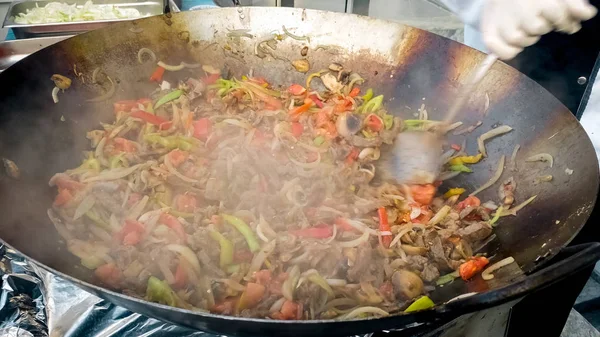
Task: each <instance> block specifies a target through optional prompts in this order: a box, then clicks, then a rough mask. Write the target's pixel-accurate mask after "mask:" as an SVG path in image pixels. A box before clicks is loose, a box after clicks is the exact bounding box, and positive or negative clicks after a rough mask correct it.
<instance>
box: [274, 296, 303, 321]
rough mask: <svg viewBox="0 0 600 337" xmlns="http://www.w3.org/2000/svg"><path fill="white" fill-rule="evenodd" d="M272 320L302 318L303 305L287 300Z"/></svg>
mask: <svg viewBox="0 0 600 337" xmlns="http://www.w3.org/2000/svg"><path fill="white" fill-rule="evenodd" d="M271 318H273V319H278V320H291V319H301V318H302V304H301V303H296V302H292V301H288V300H286V301H285V302H283V305H282V306H281V310H280V311H279V312H275V313H273V314H271Z"/></svg>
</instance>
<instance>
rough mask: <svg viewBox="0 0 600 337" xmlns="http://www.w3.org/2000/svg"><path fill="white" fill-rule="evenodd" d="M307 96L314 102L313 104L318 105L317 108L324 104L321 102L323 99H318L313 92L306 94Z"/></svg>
mask: <svg viewBox="0 0 600 337" xmlns="http://www.w3.org/2000/svg"><path fill="white" fill-rule="evenodd" d="M308 98H310V99H311V100H312V101H313V102H315V105H316V106H317V107H319V109H321V108H323V107H324V106H325V104H323V101H321V100H320V99H319V97H317V95H315V94H312V95H310V96H308Z"/></svg>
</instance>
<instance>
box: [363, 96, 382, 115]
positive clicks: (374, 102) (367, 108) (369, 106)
mask: <svg viewBox="0 0 600 337" xmlns="http://www.w3.org/2000/svg"><path fill="white" fill-rule="evenodd" d="M382 104H383V95H379V96H376V97H373V99H371V100H369V101H368V102H367V103H365V104H364V105H363V108H362V110H361V112H362V113H367V114H368V113H371V112H375V111H377V110H379V109H380V108H381V105H382Z"/></svg>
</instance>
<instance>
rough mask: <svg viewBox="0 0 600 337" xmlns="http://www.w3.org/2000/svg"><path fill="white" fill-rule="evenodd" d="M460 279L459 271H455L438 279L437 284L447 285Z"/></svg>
mask: <svg viewBox="0 0 600 337" xmlns="http://www.w3.org/2000/svg"><path fill="white" fill-rule="evenodd" d="M458 277H460V275H459V274H458V272H457V271H454V272H452V273H450V274H446V275H444V276H440V278H438V279H437V280H436V281H435V284H437V285H438V286H441V285H444V284H446V283H450V282H452V281H454V280H455V279H456V278H458Z"/></svg>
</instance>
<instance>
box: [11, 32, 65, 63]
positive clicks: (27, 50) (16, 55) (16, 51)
mask: <svg viewBox="0 0 600 337" xmlns="http://www.w3.org/2000/svg"><path fill="white" fill-rule="evenodd" d="M70 37H71V36H70V35H66V36H55V37H41V38H37V39H23V40H13V41H4V42H1V43H0V72H3V71H4V70H6V68H8V67H10V66H11V65H13V64H15V63H16V62H18V61H20V60H21V59H23V58H25V57H27V56H29V55H31V54H33V53H35V52H36V51H38V50H40V49H42V48H46V47H48V46H50V45H53V44H55V43H57V42H59V41H62V40H64V39H67V38H70Z"/></svg>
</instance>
